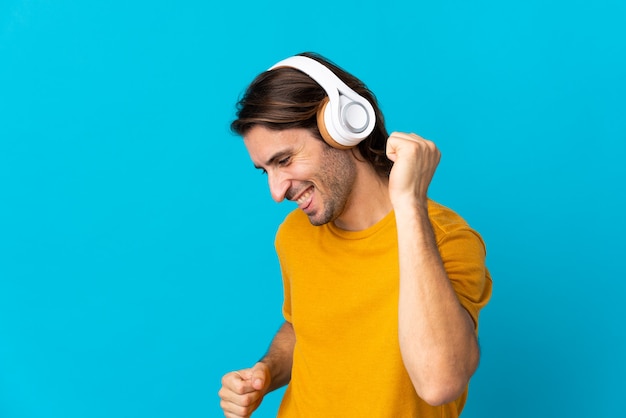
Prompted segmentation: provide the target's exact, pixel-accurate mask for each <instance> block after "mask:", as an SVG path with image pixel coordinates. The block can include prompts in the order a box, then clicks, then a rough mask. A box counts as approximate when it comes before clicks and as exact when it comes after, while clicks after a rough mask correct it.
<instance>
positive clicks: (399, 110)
mask: <svg viewBox="0 0 626 418" xmlns="http://www.w3.org/2000/svg"><path fill="white" fill-rule="evenodd" d="M210 3H213V2H203V1H202V2H201V1H180V2H165V1H135V2H122V1H103V0H94V1H88V2H79V1H61V0H56V1H52V0H2V1H1V2H0V417H2V418H35V417H37V418H39V417H46V418H47V417H63V418H74V417H81V418H84V417H93V418H100V417H152V418H156V417H218V416H220V415H221V412H220V409H219V402H218V397H217V391H218V389H219V387H220V378H221V376H222V374H223V373H225V372H227V371H229V370H231V369H235V368H241V367H247V366H250V365H252V364H253V363H254V361H256V360H257V358H258V357H260V356H261V355H262V353H263V352H264V351H265V349H266V347H267V345H268V343H269V340H270V338H271V336H272V335H273V333H274V331H275V330H276V329H277V328H278V326H279V324H280V322H281V313H280V307H281V306H280V305H281V300H282V288H281V284H280V277H279V270H278V265H277V260H276V257H275V255H274V251H273V239H274V232H275V230H276V227H277V225H278V223H279V222H280V221H281V219H282V217H283V216H284V215H285V214H286V213H287V212H288V211H289V210H291V209H292V208H293V207H292V206H290V205H289V204H288V203H285V204H281V205H277V204H275V203H274V202H273V201H272V200H271V198H270V195H269V192H268V190H267V185H266V184H265V178H264V177H263V176H262V175H260V174H259V173H258V172H257V171H256V170H254V169H253V168H252V164H251V162H250V161H249V159H248V156H247V154H246V152H245V149H244V147H243V144H242V142H241V140H240V139H239V138H238V137H236V136H233V135H232V134H231V133H230V132H229V128H228V125H229V123H230V121H231V119H232V117H233V115H234V104H235V102H236V100H237V98H238V97H239V96H240V94H241V93H242V91H243V90H244V88H245V87H246V86H247V84H248V83H249V82H250V81H251V80H252V78H253V77H254V76H256V74H257V73H259V72H260V71H262V70H264V69H265V68H267V67H269V66H270V65H272V64H273V63H274V62H276V61H278V60H279V59H282V58H285V57H287V56H289V55H292V54H295V53H298V52H301V51H307V50H312V51H317V52H319V53H322V54H323V55H325V56H327V57H328V58H330V59H332V60H334V61H335V62H337V63H338V64H339V65H341V66H343V67H344V68H346V69H347V70H348V71H350V72H352V73H354V74H355V75H357V76H358V77H360V78H361V79H362V80H363V81H365V83H366V84H367V85H368V86H369V87H370V88H371V89H372V90H373V91H374V92H375V93H376V95H377V96H378V99H379V101H380V103H381V106H382V108H383V111H384V112H385V115H386V117H387V121H388V128H389V129H390V131H393V130H399V131H411V132H416V133H419V134H421V135H422V136H425V137H427V138H429V139H432V140H434V141H435V142H436V143H437V144H438V146H439V147H440V149H441V150H442V154H443V158H442V162H441V164H440V166H439V169H438V171H437V174H436V176H435V179H434V180H433V184H432V186H431V196H432V197H433V198H434V199H436V200H438V201H440V202H441V203H443V204H446V205H448V206H450V207H452V208H454V209H456V210H457V211H459V212H460V213H461V214H462V215H464V217H465V218H466V219H467V220H468V221H469V222H470V223H471V224H472V225H473V226H474V227H475V228H476V229H478V230H479V231H480V232H481V233H482V235H483V237H484V238H485V240H486V242H487V245H488V265H489V267H490V269H491V271H492V274H493V278H494V294H493V299H492V302H491V303H490V304H489V305H488V307H487V308H486V309H485V310H484V311H483V313H482V316H481V345H482V350H483V359H482V363H481V365H480V368H479V370H478V372H477V374H476V375H475V377H474V379H473V381H472V384H471V391H470V398H469V401H468V404H467V408H466V411H465V413H464V417H466V418H471V417H509V418H515V417H552V416H563V417H565V416H567V417H614V416H618V415H619V414H621V413H623V396H624V393H625V391H626V390H625V389H626V387H625V384H624V378H623V376H624V375H625V374H626V364H625V363H626V361H625V358H626V355H625V353H626V332H625V331H626V329H625V326H624V323H623V321H624V318H626V309H625V308H624V303H623V298H624V294H625V291H626V285H625V284H624V283H625V280H624V279H625V277H624V276H625V275H624V271H623V268H622V267H623V257H624V255H623V253H624V249H625V244H624V236H625V233H626V225H625V222H624V213H623V212H622V211H623V210H624V204H625V203H626V202H625V190H624V189H625V188H624V181H625V180H626V170H625V168H624V167H625V165H626V164H625V163H624V160H625V158H626V149H625V142H626V101H625V97H626V41H625V40H626V3H625V2H623V1H606V0H595V1H564V0H561V1H546V0H542V1H538V0H532V1H511V2H502V1H476V2H463V1H442V2H413V1H402V2H401V1H393V0H392V1H385V2H382V3H381V2H380V1H362V0H360V1H356V0H350V1H343V2H338V1H327V0H322V1H318V2H314V3H310V2H305V3H298V2H293V1H285V0H277V1H274V2H270V3H271V5H270V3H268V4H265V2H252V1H243V2H217V3H216V4H210ZM226 3H228V4H226ZM372 371H373V376H372V378H373V379H375V367H373V368H372ZM281 394H282V392H277V393H274V394H272V395H270V396H268V397H267V399H266V401H265V402H264V404H263V405H262V407H261V409H260V410H259V412H258V413H257V414H256V415H255V416H256V417H271V416H275V411H276V408H277V405H278V402H279V400H280V395H281ZM346 407H349V406H346Z"/></svg>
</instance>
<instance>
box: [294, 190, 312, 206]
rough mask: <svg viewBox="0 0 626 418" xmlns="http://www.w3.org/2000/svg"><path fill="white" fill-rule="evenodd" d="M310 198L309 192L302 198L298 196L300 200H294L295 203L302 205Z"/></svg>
mask: <svg viewBox="0 0 626 418" xmlns="http://www.w3.org/2000/svg"><path fill="white" fill-rule="evenodd" d="M310 196H311V192H306V193H305V194H303V195H302V196H300V198H299V199H298V200H296V202H297V203H298V204H299V205H301V204H302V203H304V202H305V201H306V200H307V199H308V198H309V197H310Z"/></svg>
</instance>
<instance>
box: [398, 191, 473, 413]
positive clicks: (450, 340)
mask: <svg viewBox="0 0 626 418" xmlns="http://www.w3.org/2000/svg"><path fill="white" fill-rule="evenodd" d="M394 209H395V212H396V223H397V229H398V251H399V263H400V264H399V265H400V299H399V311H398V319H399V324H398V325H399V341H400V349H401V353H402V358H403V361H404V364H405V367H406V368H407V371H408V373H409V375H410V377H411V380H412V381H413V385H414V386H415V389H416V391H417V392H418V394H419V395H420V396H421V397H422V398H424V399H425V400H426V401H427V402H430V403H433V404H440V403H445V402H449V401H451V400H453V399H455V398H456V397H458V396H459V395H460V393H462V391H463V390H464V388H465V386H466V385H467V382H468V381H469V378H470V377H471V375H472V374H473V373H474V371H475V369H476V366H477V364H478V357H479V352H478V344H477V341H476V336H475V333H474V324H473V321H472V319H471V317H470V316H469V314H468V312H467V311H466V310H465V309H464V308H463V307H462V306H461V304H460V302H459V300H458V297H457V296H456V293H455V291H454V288H453V287H452V284H451V282H450V280H449V278H448V276H447V274H446V271H445V269H444V266H443V262H442V260H441V256H440V254H439V250H438V248H437V245H436V242H435V236H434V232H433V230H432V226H431V224H430V220H429V218H428V211H427V206H426V204H425V203H424V204H421V205H420V204H417V205H416V204H410V205H404V206H401V207H396V208H394Z"/></svg>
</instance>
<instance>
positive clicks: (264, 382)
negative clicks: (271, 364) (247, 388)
mask: <svg viewBox="0 0 626 418" xmlns="http://www.w3.org/2000/svg"><path fill="white" fill-rule="evenodd" d="M251 372H252V374H251V377H250V380H251V381H252V387H253V388H254V389H256V390H263V389H265V388H266V387H268V386H269V383H270V382H269V380H270V379H269V369H268V367H267V365H266V364H265V363H261V362H258V363H257V364H255V365H254V367H253V368H252V370H251Z"/></svg>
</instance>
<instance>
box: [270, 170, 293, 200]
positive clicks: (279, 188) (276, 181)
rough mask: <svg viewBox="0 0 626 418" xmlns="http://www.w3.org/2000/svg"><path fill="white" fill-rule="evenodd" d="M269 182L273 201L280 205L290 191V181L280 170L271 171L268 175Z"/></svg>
mask: <svg viewBox="0 0 626 418" xmlns="http://www.w3.org/2000/svg"><path fill="white" fill-rule="evenodd" d="M267 182H268V184H269V187H270V193H271V195H272V199H274V201H275V202H276V203H280V202H282V201H283V200H284V199H285V194H286V193H287V190H289V181H288V180H287V178H286V176H285V175H284V173H282V172H281V171H280V170H271V171H268V173H267Z"/></svg>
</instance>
